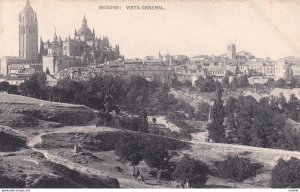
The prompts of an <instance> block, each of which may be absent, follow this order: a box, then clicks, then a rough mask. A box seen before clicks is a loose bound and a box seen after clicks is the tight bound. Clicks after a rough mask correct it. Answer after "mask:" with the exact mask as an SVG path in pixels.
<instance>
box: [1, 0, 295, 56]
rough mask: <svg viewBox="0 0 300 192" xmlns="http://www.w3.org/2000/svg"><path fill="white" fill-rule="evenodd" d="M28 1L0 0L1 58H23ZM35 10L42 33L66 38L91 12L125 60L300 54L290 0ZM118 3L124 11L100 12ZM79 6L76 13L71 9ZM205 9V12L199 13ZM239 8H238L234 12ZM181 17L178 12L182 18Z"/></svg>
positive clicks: (91, 22) (55, 5) (38, 6)
mask: <svg viewBox="0 0 300 192" xmlns="http://www.w3.org/2000/svg"><path fill="white" fill-rule="evenodd" d="M25 3H26V1H24V0H16V1H13V2H9V1H8V0H4V1H1V2H0V9H1V15H0V32H1V35H0V40H1V42H2V43H3V45H6V46H1V47H0V57H2V56H5V55H11V56H18V38H16V37H17V36H18V16H19V11H20V10H21V9H22V8H23V7H24V5H25ZM30 3H31V6H32V7H33V8H34V9H35V10H36V12H37V17H38V25H39V37H42V38H43V40H44V41H46V40H48V39H49V40H50V41H51V40H52V38H53V35H54V29H55V28H56V32H57V34H58V35H61V37H62V39H65V37H66V36H68V35H71V37H72V36H73V35H74V29H75V28H76V29H78V28H79V27H80V26H81V21H82V18H83V15H84V14H85V15H86V18H87V20H88V26H89V27H90V28H91V29H93V28H94V29H95V33H96V36H98V37H99V36H100V35H101V36H103V35H105V36H108V38H109V39H110V41H111V42H112V44H116V43H117V44H119V45H120V48H121V50H120V51H121V54H122V55H124V56H125V57H126V58H136V57H140V58H141V57H144V56H146V55H156V54H158V51H160V52H161V53H163V54H166V53H167V52H169V53H170V54H184V55H188V56H195V55H199V54H208V55H220V54H223V53H225V52H226V47H227V45H228V44H229V43H231V42H233V43H235V44H236V45H237V51H241V50H246V51H249V52H251V53H252V54H253V55H256V56H258V57H262V58H265V57H271V58H272V59H276V58H280V57H285V56H296V57H300V44H299V43H297V42H300V38H299V37H300V28H299V27H298V28H297V27H296V26H297V24H298V23H300V13H298V12H297V10H299V8H300V2H296V1H288V2H287V3H283V2H281V1H268V2H262V1H242V2H237V1H218V3H216V2H208V1H200V2H195V1H185V2H182V1H175V2H174V1H172V2H171V1H164V2H163V1H151V2H147V3H146V2H141V1H125V2H119V1H112V2H108V1H92V0H90V1H88V3H85V2H84V1H80V0H77V1H76V4H75V3H72V2H67V1H63V5H64V6H60V5H62V1H61V0H55V1H53V2H51V3H50V4H45V3H43V2H42V1H38V0H31V1H30ZM145 4H148V5H162V6H163V7H164V8H165V10H163V11H161V10H156V11H145V10H127V9H126V5H145ZM100 5H118V6H121V8H122V9H121V10H99V9H98V7H99V6H100ZM66 7H68V10H74V11H73V12H72V13H71V11H68V10H66ZM199 10H201V11H199ZM232 10H235V11H232ZM178 15H179V16H178Z"/></svg>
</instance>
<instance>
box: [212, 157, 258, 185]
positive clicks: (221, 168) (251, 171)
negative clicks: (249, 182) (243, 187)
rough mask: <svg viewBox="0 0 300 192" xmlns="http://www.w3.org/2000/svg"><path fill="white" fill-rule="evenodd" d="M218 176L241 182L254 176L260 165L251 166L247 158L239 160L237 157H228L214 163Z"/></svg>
mask: <svg viewBox="0 0 300 192" xmlns="http://www.w3.org/2000/svg"><path fill="white" fill-rule="evenodd" d="M215 165H216V168H217V170H218V173H219V176H220V177H222V178H228V179H233V180H234V181H235V182H236V181H237V182H241V181H243V180H245V179H247V178H249V177H251V176H255V175H256V170H257V169H259V168H260V167H261V165H260V164H252V163H251V162H250V160H249V159H248V158H241V157H239V156H238V155H235V156H229V157H228V158H227V159H226V160H224V161H217V162H215Z"/></svg>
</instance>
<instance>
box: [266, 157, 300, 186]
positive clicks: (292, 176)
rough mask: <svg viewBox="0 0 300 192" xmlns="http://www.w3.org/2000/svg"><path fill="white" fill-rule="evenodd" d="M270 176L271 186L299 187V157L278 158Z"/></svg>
mask: <svg viewBox="0 0 300 192" xmlns="http://www.w3.org/2000/svg"><path fill="white" fill-rule="evenodd" d="M271 176H272V179H271V187H272V188H300V159H297V158H295V157H292V158H291V159H290V160H288V161H284V160H283V159H279V160H278V162H277V165H276V166H275V167H274V169H273V170H272V174H271Z"/></svg>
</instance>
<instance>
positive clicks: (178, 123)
mask: <svg viewBox="0 0 300 192" xmlns="http://www.w3.org/2000/svg"><path fill="white" fill-rule="evenodd" d="M33 7H34V5H33V6H31V4H30V2H29V0H27V2H26V5H25V7H24V8H23V9H22V10H21V11H20V13H19V20H18V23H19V25H18V26H17V25H16V27H19V34H18V35H19V55H18V56H5V57H3V58H1V63H0V188H119V187H121V188H271V187H272V188H299V187H300V176H299V172H300V169H299V168H300V142H299V141H300V129H299V128H300V100H299V99H300V94H299V93H300V92H299V88H300V58H297V57H293V56H289V57H284V58H273V59H272V58H257V57H256V56H255V55H252V54H251V53H250V52H247V51H242V50H240V51H238V50H237V49H238V47H237V46H236V45H235V44H234V43H230V44H229V45H228V46H227V49H225V47H226V46H225V45H224V52H225V53H224V54H222V55H196V56H193V57H189V56H186V55H172V54H170V53H165V54H162V53H161V52H160V51H158V53H157V56H145V57H144V58H126V55H122V51H121V50H122V47H120V46H119V44H116V45H112V44H111V41H110V39H109V37H108V36H97V33H96V32H95V30H94V29H91V28H90V27H89V25H88V18H87V17H86V16H85V15H83V19H82V23H81V26H80V27H79V28H78V29H74V34H73V35H69V36H67V37H65V38H63V37H61V36H60V35H59V34H57V33H56V30H55V31H54V34H53V39H51V40H45V39H43V38H42V37H40V40H39V37H38V30H39V29H38V27H42V26H38V13H37V12H36V11H35V10H34V9H33ZM79 25H80V23H78V26H79ZM298 98H299V99H298Z"/></svg>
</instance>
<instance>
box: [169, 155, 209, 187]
mask: <svg viewBox="0 0 300 192" xmlns="http://www.w3.org/2000/svg"><path fill="white" fill-rule="evenodd" d="M208 172H209V169H208V166H207V165H206V164H204V163H203V162H201V161H198V160H195V159H193V158H190V157H189V156H187V155H185V156H184V157H183V158H182V159H181V160H180V161H179V162H177V163H176V169H175V171H174V172H173V173H172V177H173V178H174V179H175V180H177V181H181V182H184V183H186V182H188V183H189V185H190V186H191V187H201V186H203V185H204V184H205V183H206V181H207V179H208V177H207V176H208Z"/></svg>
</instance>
